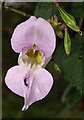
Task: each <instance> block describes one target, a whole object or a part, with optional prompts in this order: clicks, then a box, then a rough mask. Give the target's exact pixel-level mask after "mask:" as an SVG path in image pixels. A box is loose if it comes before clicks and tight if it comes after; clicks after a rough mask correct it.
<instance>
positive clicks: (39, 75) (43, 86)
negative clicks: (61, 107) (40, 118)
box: [22, 68, 53, 110]
mask: <svg viewBox="0 0 84 120" xmlns="http://www.w3.org/2000/svg"><path fill="white" fill-rule="evenodd" d="M29 83H31V84H30V87H29V88H28V89H27V90H26V93H25V101H24V106H23V108H22V110H26V109H28V107H29V106H30V105H31V104H32V103H34V102H36V101H38V100H41V99H43V98H44V97H45V96H46V95H47V94H48V93H49V91H50V90H51V87H52V85H53V78H52V76H51V74H50V73H49V72H48V71H47V70H45V69H43V68H39V69H37V70H36V71H34V73H33V77H32V79H29ZM28 91H29V92H28Z"/></svg>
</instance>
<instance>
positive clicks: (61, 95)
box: [2, 3, 84, 118]
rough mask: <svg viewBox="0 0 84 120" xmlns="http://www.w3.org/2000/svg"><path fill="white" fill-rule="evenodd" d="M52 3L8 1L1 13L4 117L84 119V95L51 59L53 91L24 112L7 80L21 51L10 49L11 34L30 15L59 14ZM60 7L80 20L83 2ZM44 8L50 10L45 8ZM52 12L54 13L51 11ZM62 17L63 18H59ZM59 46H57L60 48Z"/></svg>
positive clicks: (58, 41) (72, 33) (44, 16)
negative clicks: (65, 77)
mask: <svg viewBox="0 0 84 120" xmlns="http://www.w3.org/2000/svg"><path fill="white" fill-rule="evenodd" d="M6 6H7V7H12V8H14V9H17V10H19V11H22V12H25V13H27V14H28V16H23V15H22V14H23V13H22V14H20V13H19V12H13V11H11V9H10V8H7V7H6ZM52 6H53V4H52V3H5V4H4V5H3V13H2V20H3V23H2V30H3V34H2V37H3V39H2V59H3V64H2V65H3V82H2V84H3V104H2V113H3V114H2V116H3V118H83V113H84V102H83V100H84V97H83V96H82V95H81V94H80V93H79V91H77V90H76V89H75V88H73V87H72V86H71V85H70V84H69V82H68V81H65V80H64V78H63V76H62V75H61V74H60V73H58V72H57V71H56V70H55V69H54V67H53V59H54V57H55V56H56V54H55V52H54V54H53V58H52V60H51V61H50V62H49V64H48V65H47V66H46V69H47V70H48V71H49V72H50V73H51V74H52V75H53V78H54V85H53V87H52V90H51V92H50V93H49V94H48V95H47V96H46V97H45V98H44V99H43V100H41V101H38V102H36V103H34V104H33V105H31V106H30V108H29V109H28V110H27V111H25V112H22V111H21V108H22V106H23V98H21V97H19V96H17V95H15V94H14V93H12V92H11V91H10V90H9V89H8V88H7V86H6V85H5V82H4V77H5V75H6V72H7V70H8V69H9V68H10V67H12V66H14V65H16V64H17V58H18V54H17V53H15V52H14V51H13V50H12V48H11V43H10V39H11V35H12V33H13V30H14V28H15V27H16V25H18V24H19V23H21V22H22V21H25V20H27V19H28V18H29V16H31V15H36V16H37V17H38V16H41V17H43V18H45V19H48V18H51V17H52V15H53V14H55V13H56V15H58V16H59V14H58V12H57V9H56V8H53V7H52ZM61 6H62V7H63V8H64V9H65V10H66V11H67V12H69V13H71V14H72V15H73V16H74V17H75V18H76V20H77V22H79V16H81V14H82V13H81V3H61ZM45 8H46V9H47V11H45ZM51 11H53V13H51ZM59 19H60V17H59ZM69 32H70V35H71V36H72V37H74V35H75V33H74V32H72V31H71V30H70V31H69ZM61 42H62V40H60V39H59V38H58V37H57V47H59V46H60V44H61ZM57 47H56V49H57Z"/></svg>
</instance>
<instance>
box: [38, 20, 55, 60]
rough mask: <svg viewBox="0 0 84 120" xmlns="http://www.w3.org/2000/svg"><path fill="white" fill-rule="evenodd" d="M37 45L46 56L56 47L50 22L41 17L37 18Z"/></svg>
mask: <svg viewBox="0 0 84 120" xmlns="http://www.w3.org/2000/svg"><path fill="white" fill-rule="evenodd" d="M36 27H37V35H38V38H37V46H38V49H40V50H42V51H43V52H44V53H45V56H46V57H47V58H48V57H50V56H51V55H52V53H53V52H54V50H55V47H56V36H55V33H54V30H53V28H52V26H51V25H50V23H48V22H47V21H46V20H44V19H42V18H38V20H37V26H36Z"/></svg>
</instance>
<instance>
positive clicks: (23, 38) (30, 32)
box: [11, 16, 37, 53]
mask: <svg viewBox="0 0 84 120" xmlns="http://www.w3.org/2000/svg"><path fill="white" fill-rule="evenodd" d="M36 21H37V18H36V17H34V16H32V17H30V19H28V20H26V21H25V22H22V23H21V24H19V25H18V26H17V27H16V28H15V30H14V32H13V35H12V38H11V45H12V49H13V50H14V51H15V52H17V53H20V52H22V50H23V48H31V47H32V46H33V44H34V31H35V23H36Z"/></svg>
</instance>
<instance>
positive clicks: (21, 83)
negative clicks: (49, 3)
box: [5, 16, 56, 111]
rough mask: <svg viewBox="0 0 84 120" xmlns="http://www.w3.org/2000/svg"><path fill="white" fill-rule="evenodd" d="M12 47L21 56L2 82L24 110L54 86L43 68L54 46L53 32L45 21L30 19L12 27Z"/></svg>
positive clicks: (50, 77) (49, 75) (32, 17)
mask: <svg viewBox="0 0 84 120" xmlns="http://www.w3.org/2000/svg"><path fill="white" fill-rule="evenodd" d="M11 45H12V49H13V50H14V51H15V52H17V53H20V54H19V57H18V64H19V65H16V66H14V67H12V68H10V69H9V70H8V71H7V74H6V77H5V83H6V85H7V86H8V88H9V89H10V90H11V91H12V92H14V93H15V94H17V95H19V96H22V97H24V106H23V108H22V111H24V110H26V109H28V107H29V106H30V105H31V104H32V103H34V102H36V101H38V100H41V99H43V98H44V97H45V96H46V95H47V94H48V93H49V91H50V90H51V87H52V85H53V78H52V75H51V74H50V73H49V72H48V71H47V70H45V69H44V68H43V66H45V64H44V63H45V62H46V59H50V58H51V56H52V53H53V52H54V49H55V46H56V38H55V34H54V30H53V28H52V26H51V25H50V23H48V22H47V21H46V20H44V19H42V18H38V19H37V18H36V17H34V16H31V17H30V18H29V19H28V20H27V21H25V22H23V23H21V24H19V25H18V26H17V27H16V28H15V30H14V32H13V35H12V38H11Z"/></svg>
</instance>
